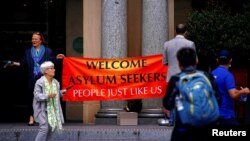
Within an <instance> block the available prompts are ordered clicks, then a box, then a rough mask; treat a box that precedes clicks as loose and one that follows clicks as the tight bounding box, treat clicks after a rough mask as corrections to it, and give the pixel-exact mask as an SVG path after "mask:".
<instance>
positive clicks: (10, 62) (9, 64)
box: [3, 60, 13, 68]
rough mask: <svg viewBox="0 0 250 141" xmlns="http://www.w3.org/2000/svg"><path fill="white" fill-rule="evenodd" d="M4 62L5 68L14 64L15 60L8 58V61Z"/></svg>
mask: <svg viewBox="0 0 250 141" xmlns="http://www.w3.org/2000/svg"><path fill="white" fill-rule="evenodd" d="M3 62H4V63H5V65H4V66H3V68H7V67H9V66H13V61H10V60H8V61H3Z"/></svg>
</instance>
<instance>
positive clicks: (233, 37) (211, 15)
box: [187, 4, 250, 64]
mask: <svg viewBox="0 0 250 141" xmlns="http://www.w3.org/2000/svg"><path fill="white" fill-rule="evenodd" d="M249 8H250V4H248V5H245V6H244V9H243V12H241V13H238V14H236V13H234V14H232V13H231V12H230V11H227V10H225V9H223V7H214V8H209V9H206V10H202V11H192V12H191V13H190V14H189V16H188V22H187V25H188V38H189V39H190V40H193V41H194V42H195V44H196V48H197V53H198V55H199V56H203V57H204V58H206V59H209V60H213V59H215V58H216V55H217V53H218V52H219V51H220V50H222V49H228V50H230V51H232V52H233V55H234V56H233V57H234V60H236V61H234V62H235V63H237V64H239V63H241V64H244V62H245V63H247V60H248V58H250V57H248V56H249V55H250V52H249V51H250V24H249V23H250V12H249V10H248V9H249ZM208 63H209V64H211V61H208Z"/></svg>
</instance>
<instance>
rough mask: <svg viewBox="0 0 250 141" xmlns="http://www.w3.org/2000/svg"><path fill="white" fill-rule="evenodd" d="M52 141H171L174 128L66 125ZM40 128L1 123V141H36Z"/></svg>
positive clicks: (157, 126)
mask: <svg viewBox="0 0 250 141" xmlns="http://www.w3.org/2000/svg"><path fill="white" fill-rule="evenodd" d="M63 127H64V130H63V132H62V133H55V134H54V135H53V136H52V139H51V140H50V141H125V140H126V141H127V140H129V141H169V140H170V137H171V132H172V127H168V126H159V125H136V126H134V125H133V126H131V125H129V126H128V125H84V124H83V123H66V124H64V125H63ZM37 132H38V126H27V125H26V124H25V123H0V141H34V140H35V136H36V134H37Z"/></svg>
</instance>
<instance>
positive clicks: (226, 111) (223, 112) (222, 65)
mask: <svg viewBox="0 0 250 141" xmlns="http://www.w3.org/2000/svg"><path fill="white" fill-rule="evenodd" d="M217 62H218V64H219V66H218V67H217V68H216V69H214V70H213V71H212V74H213V76H214V78H215V83H216V85H217V88H218V91H219V94H220V97H221V103H220V105H219V107H220V117H221V119H222V122H221V125H223V126H237V125H239V122H238V121H237V118H236V114H235V111H234V99H237V98H239V97H240V96H241V95H246V94H249V88H247V87H246V88H241V89H240V90H239V89H237V88H236V85H235V79H234V76H233V74H232V73H231V72H230V71H229V70H228V68H229V67H230V66H231V62H232V56H231V53H230V52H229V51H227V50H222V51H221V52H220V53H219V56H218V58H217Z"/></svg>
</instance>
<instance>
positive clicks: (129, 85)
mask: <svg viewBox="0 0 250 141" xmlns="http://www.w3.org/2000/svg"><path fill="white" fill-rule="evenodd" d="M62 76H63V77H62V87H63V88H69V89H68V91H67V93H66V94H65V95H64V96H63V100H64V101H89V100H126V99H144V98H160V97H163V96H164V94H165V90H166V85H167V84H166V76H167V66H165V65H163V64H162V55H152V56H142V57H134V58H112V59H104V58H98V59H94V58H76V57H65V58H64V59H63V75H62Z"/></svg>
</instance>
